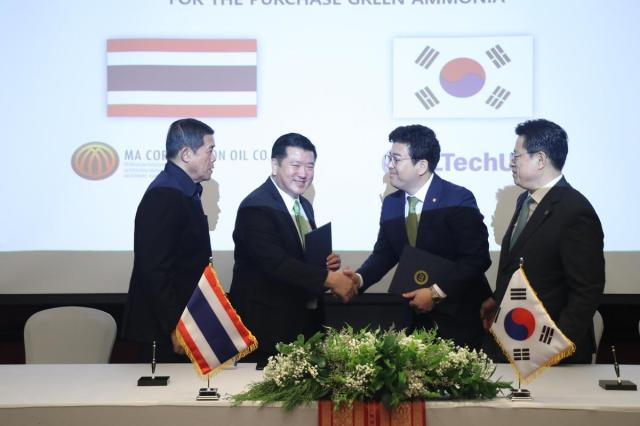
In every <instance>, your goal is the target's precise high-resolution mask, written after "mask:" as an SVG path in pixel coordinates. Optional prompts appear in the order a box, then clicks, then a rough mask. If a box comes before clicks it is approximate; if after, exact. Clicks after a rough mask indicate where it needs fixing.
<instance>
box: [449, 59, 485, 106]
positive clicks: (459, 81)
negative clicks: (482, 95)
mask: <svg viewBox="0 0 640 426" xmlns="http://www.w3.org/2000/svg"><path fill="white" fill-rule="evenodd" d="M485 81H486V73H485V72H484V68H482V65H480V64H479V63H478V62H476V61H474V60H473V59H470V58H456V59H452V60H451V61H449V62H447V63H446V64H445V66H444V67H442V70H441V71H440V85H441V86H442V88H443V89H444V90H445V92H447V93H448V94H450V95H451V96H455V97H456V98H468V97H470V96H473V95H475V94H476V93H478V92H479V91H480V90H482V88H483V87H484V83H485Z"/></svg>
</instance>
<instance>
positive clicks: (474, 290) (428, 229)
mask: <svg viewBox="0 0 640 426" xmlns="http://www.w3.org/2000/svg"><path fill="white" fill-rule="evenodd" d="M389 142H390V143H391V150H390V151H389V152H388V153H387V155H386V156H385V162H386V164H387V166H388V169H389V180H390V182H391V185H392V186H394V187H395V188H397V189H398V190H397V191H396V192H394V193H392V194H389V195H388V196H387V197H385V199H384V201H383V203H382V212H381V215H380V229H379V232H378V240H377V241H376V243H375V246H374V248H373V253H372V254H371V255H370V256H369V258H368V259H367V260H366V261H365V262H364V264H363V265H362V266H361V267H360V269H358V270H357V271H356V272H357V274H356V276H357V277H359V281H360V282H361V284H362V291H364V290H366V289H367V288H368V287H369V286H371V285H373V284H375V283H376V282H378V281H379V280H380V279H381V278H382V277H383V276H384V275H385V274H386V273H387V272H388V271H389V270H390V269H391V268H392V267H393V266H395V265H396V264H397V263H398V260H399V259H400V256H401V254H402V251H403V249H404V247H405V246H406V245H411V246H415V247H417V248H419V249H422V250H424V251H427V252H430V253H431V254H434V255H437V256H440V257H443V258H446V259H449V260H451V261H453V262H454V263H455V266H454V267H453V268H452V269H451V271H450V273H448V275H447V277H446V279H444V280H443V281H441V282H437V283H435V284H434V285H433V286H432V287H428V288H423V289H419V290H415V291H411V292H408V293H405V294H404V295H403V297H405V299H406V300H407V301H408V302H409V303H408V307H409V308H411V309H407V311H406V316H405V318H404V319H403V320H402V322H400V323H396V325H398V326H400V327H408V328H409V330H410V331H411V330H413V329H416V328H426V329H430V328H433V327H437V329H438V335H439V336H441V337H444V338H450V339H453V340H454V341H455V342H456V344H458V345H467V346H469V347H471V348H479V347H480V346H481V343H482V338H483V335H484V331H483V330H482V323H481V321H480V318H479V317H478V312H479V310H480V304H481V302H482V301H483V300H484V299H485V298H486V297H487V296H488V295H490V294H491V288H490V287H489V284H488V282H487V279H486V278H485V276H484V272H485V271H486V270H487V269H488V268H489V265H491V260H490V258H489V243H488V236H489V234H488V232H487V227H486V226H485V225H484V222H483V216H482V214H481V213H480V210H479V209H478V206H477V204H476V200H475V198H474V196H473V194H472V193H471V192H470V191H469V190H468V189H466V188H463V187H462V186H458V185H455V184H453V183H451V182H448V181H446V180H444V179H442V178H440V176H438V175H437V174H436V173H435V169H436V167H437V165H438V161H439V159H440V144H439V142H438V139H437V138H436V135H435V133H434V132H433V130H431V129H429V128H428V127H425V126H421V125H411V126H402V127H398V128H397V129H395V130H394V131H392V132H391V134H390V135H389Z"/></svg>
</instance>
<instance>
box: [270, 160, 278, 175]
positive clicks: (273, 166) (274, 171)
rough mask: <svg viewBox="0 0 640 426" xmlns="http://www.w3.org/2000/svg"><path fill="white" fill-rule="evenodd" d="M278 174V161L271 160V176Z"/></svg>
mask: <svg viewBox="0 0 640 426" xmlns="http://www.w3.org/2000/svg"><path fill="white" fill-rule="evenodd" d="M277 173H278V159H277V158H272V159H271V176H275V175H276V174H277Z"/></svg>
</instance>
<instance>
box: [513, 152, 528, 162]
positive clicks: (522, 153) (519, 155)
mask: <svg viewBox="0 0 640 426" xmlns="http://www.w3.org/2000/svg"><path fill="white" fill-rule="evenodd" d="M525 154H531V152H528V151H525V152H521V153H515V152H510V153H509V159H510V160H511V161H516V160H517V159H518V157H522V156H523V155H525Z"/></svg>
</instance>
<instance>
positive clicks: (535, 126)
mask: <svg viewBox="0 0 640 426" xmlns="http://www.w3.org/2000/svg"><path fill="white" fill-rule="evenodd" d="M516 135H518V136H522V137H523V143H522V147H523V148H524V149H526V150H527V152H528V153H530V154H533V153H535V152H538V151H542V152H544V153H545V154H547V157H549V160H551V165H552V166H553V167H555V168H556V169H557V170H562V168H563V167H564V162H565V161H566V159H567V153H568V152H569V145H568V143H567V142H568V137H567V132H565V131H564V129H563V128H562V127H560V126H558V125H557V124H556V123H553V122H551V121H549V120H545V119H542V118H541V119H537V120H529V121H525V122H524V123H520V124H518V126H517V127H516Z"/></svg>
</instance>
